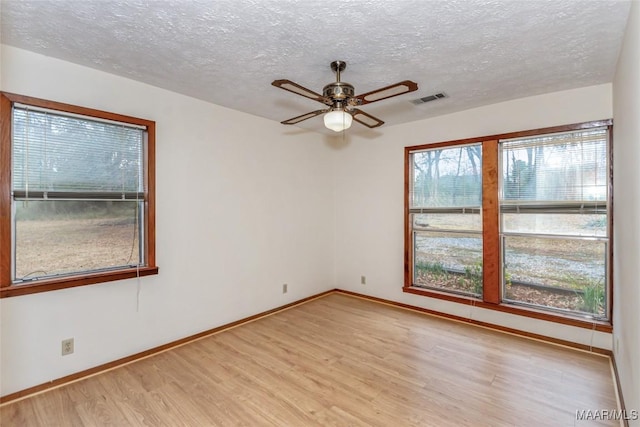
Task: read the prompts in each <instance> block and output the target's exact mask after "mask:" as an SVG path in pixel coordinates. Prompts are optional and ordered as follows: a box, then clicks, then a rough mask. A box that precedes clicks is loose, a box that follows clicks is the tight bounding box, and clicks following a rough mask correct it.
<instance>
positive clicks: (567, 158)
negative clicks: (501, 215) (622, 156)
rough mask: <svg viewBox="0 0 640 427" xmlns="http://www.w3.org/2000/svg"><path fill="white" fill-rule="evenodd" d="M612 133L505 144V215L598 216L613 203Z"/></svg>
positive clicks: (585, 133)
mask: <svg viewBox="0 0 640 427" xmlns="http://www.w3.org/2000/svg"><path fill="white" fill-rule="evenodd" d="M607 141H608V132H607V129H606V128H599V129H589V130H580V131H573V132H564V133H557V134H551V135H541V136H536V137H528V138H517V139H510V140H502V141H500V142H501V147H502V183H503V193H502V203H501V206H502V210H503V211H510V212H512V211H519V212H525V211H533V210H535V211H541V210H546V211H563V210H573V209H579V210H582V211H590V212H594V211H597V210H598V209H604V208H605V207H606V203H607V196H608V195H607V184H608V181H607V176H608V161H607Z"/></svg>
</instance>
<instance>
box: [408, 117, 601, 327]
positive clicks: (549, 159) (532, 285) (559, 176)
mask: <svg viewBox="0 0 640 427" xmlns="http://www.w3.org/2000/svg"><path fill="white" fill-rule="evenodd" d="M610 132H611V121H610V120H605V121H599V122H589V123H581V124H577V125H568V126H561V127H556V128H549V129H538V130H532V131H523V132H518V133H512V134H506V135H496V136H491V137H483V138H474V139H469V140H463V141H451V142H444V143H438V144H430V145H422V146H416V147H407V148H406V149H405V165H406V168H405V169H406V170H405V180H406V185H405V188H406V197H405V214H406V220H405V284H404V290H405V291H406V292H411V293H417V294H423V295H427V296H431V297H434V298H441V299H447V300H450V301H455V302H461V303H465V304H467V303H473V304H476V305H479V306H482V307H485V308H490V309H495V310H500V311H507V312H512V313H518V314H523V315H527V316H531V317H536V318H542V319H546V320H553V321H558V322H562V323H568V324H573V325H577V326H584V327H594V324H597V328H598V329H599V330H604V331H608V330H610V322H609V320H610V314H611V304H610V301H611V274H610V263H611V259H612V258H611V257H612V249H611V244H610V236H611V215H610V212H611V191H610V189H611V185H612V183H611V176H612V172H611V171H612V169H611V160H610V158H611V154H610V150H611V147H610V145H611V144H610Z"/></svg>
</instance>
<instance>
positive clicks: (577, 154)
mask: <svg viewBox="0 0 640 427" xmlns="http://www.w3.org/2000/svg"><path fill="white" fill-rule="evenodd" d="M500 147H501V149H500V153H501V156H500V157H501V170H502V174H501V175H502V176H501V183H502V185H501V188H500V193H501V196H500V213H501V247H502V250H501V255H502V266H503V286H504V288H503V291H502V295H503V300H504V301H505V302H510V303H514V304H527V305H532V306H536V307H544V308H546V309H549V310H556V311H559V312H567V311H568V312H572V313H579V314H582V315H584V316H590V317H594V318H597V319H607V316H608V313H609V309H608V306H609V296H608V292H609V286H608V282H609V274H608V271H609V268H610V266H609V260H610V259H609V252H610V249H609V233H610V231H609V224H610V221H609V204H608V200H609V194H608V189H609V173H610V165H609V129H608V128H607V127H600V128H591V129H580V130H573V131H567V132H559V133H550V134H542V135H537V136H530V137H526V138H515V139H505V140H501V141H500ZM532 266H537V267H536V268H532ZM533 290H535V292H537V293H538V294H539V295H546V297H545V298H542V297H539V298H535V297H533V296H532V295H533V294H534V291H533Z"/></svg>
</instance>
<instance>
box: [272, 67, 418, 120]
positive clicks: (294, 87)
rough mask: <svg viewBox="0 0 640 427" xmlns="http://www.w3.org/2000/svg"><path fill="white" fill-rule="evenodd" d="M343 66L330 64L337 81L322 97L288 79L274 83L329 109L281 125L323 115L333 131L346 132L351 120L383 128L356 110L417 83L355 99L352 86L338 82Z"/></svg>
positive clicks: (411, 89)
mask: <svg viewBox="0 0 640 427" xmlns="http://www.w3.org/2000/svg"><path fill="white" fill-rule="evenodd" d="M346 67H347V63H346V62H344V61H333V62H332V63H331V69H332V70H333V71H334V72H335V73H336V81H335V82H333V83H329V84H328V85H326V86H325V87H324V89H322V95H320V94H318V93H316V92H314V91H312V90H309V89H307V88H306V87H304V86H300V85H299V84H297V83H294V82H292V81H291V80H274V81H273V82H272V83H271V84H272V85H273V86H275V87H279V88H280V89H284V90H287V91H289V92H293V93H295V94H298V95H302V96H304V97H306V98H309V99H313V100H314V101H318V102H320V103H322V104H325V105H327V106H328V108H325V109H322V110H316V111H312V112H310V113H306V114H302V115H301V116H297V117H293V118H291V119H288V120H285V121H283V122H281V123H282V124H283V125H293V124H296V123H300V122H301V121H303V120H307V119H310V118H312V117H315V116H319V115H320V114H324V115H325V116H324V125H325V126H326V127H327V128H329V129H331V130H334V131H336V132H340V131H342V130H345V129H348V128H349V127H350V126H351V122H352V120H355V121H356V122H358V123H360V124H362V125H365V126H367V127H369V128H376V127H378V126H382V125H383V124H384V122H383V121H382V120H380V119H379V118H377V117H374V116H372V115H371V114H367V113H365V112H364V111H362V110H360V109H359V108H356V107H358V106H360V105H365V104H370V103H372V102H376V101H381V100H383V99H387V98H391V97H394V96H398V95H402V94H405V93H408V92H413V91H415V90H418V84H417V83H415V82H412V81H411V80H404V81H402V82H399V83H395V84H392V85H390V86H386V87H383V88H380V89H376V90H372V91H370V92H367V93H363V94H362V95H358V96H355V90H354V88H353V85H351V84H349V83H346V82H342V81H340V72H342V71H344V69H345V68H346Z"/></svg>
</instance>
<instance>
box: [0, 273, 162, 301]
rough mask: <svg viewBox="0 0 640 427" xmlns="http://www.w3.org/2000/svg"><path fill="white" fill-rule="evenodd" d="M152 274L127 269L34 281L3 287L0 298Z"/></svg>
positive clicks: (0, 289) (0, 290)
mask: <svg viewBox="0 0 640 427" xmlns="http://www.w3.org/2000/svg"><path fill="white" fill-rule="evenodd" d="M153 274H158V267H142V268H140V269H136V268H128V269H124V270H116V271H109V272H101V273H93V274H84V275H79V276H71V277H65V278H57V279H43V280H34V281H33V282H30V283H28V284H24V285H10V286H3V287H2V288H0V298H8V297H16V296H20V295H28V294H36V293H40V292H49V291H57V290H60V289H67V288H74V287H76V286H85V285H93V284H96V283H104V282H113V281H115V280H123V279H132V278H134V277H138V276H150V275H153Z"/></svg>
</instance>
